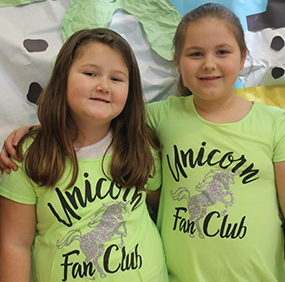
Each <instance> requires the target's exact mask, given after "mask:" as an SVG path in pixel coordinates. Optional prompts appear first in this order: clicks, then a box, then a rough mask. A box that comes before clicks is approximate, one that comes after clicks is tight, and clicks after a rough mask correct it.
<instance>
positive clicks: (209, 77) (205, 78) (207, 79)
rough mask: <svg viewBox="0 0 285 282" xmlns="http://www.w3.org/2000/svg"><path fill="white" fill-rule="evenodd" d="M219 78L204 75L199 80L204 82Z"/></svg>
mask: <svg viewBox="0 0 285 282" xmlns="http://www.w3.org/2000/svg"><path fill="white" fill-rule="evenodd" d="M219 78H221V77H220V76H206V77H200V80H202V81H205V82H212V81H216V80H218V79H219Z"/></svg>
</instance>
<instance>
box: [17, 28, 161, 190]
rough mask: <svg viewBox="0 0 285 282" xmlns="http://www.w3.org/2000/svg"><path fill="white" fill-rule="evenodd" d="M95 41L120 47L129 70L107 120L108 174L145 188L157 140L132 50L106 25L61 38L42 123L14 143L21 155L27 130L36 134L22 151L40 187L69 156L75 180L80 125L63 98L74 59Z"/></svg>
mask: <svg viewBox="0 0 285 282" xmlns="http://www.w3.org/2000/svg"><path fill="white" fill-rule="evenodd" d="M93 42H100V43H103V44H106V45H108V46H109V47H110V48H112V49H114V50H115V51H116V52H118V54H120V55H121V56H122V58H123V60H124V62H125V63H126V65H127V68H128V70H129V91H128V98H127V101H126V104H125V107H124V109H123V111H122V112H121V113H120V115H119V116H117V117H116V118H115V119H113V120H112V122H111V129H112V133H113V139H112V143H111V144H112V147H113V156H112V161H111V164H110V167H109V169H108V173H109V174H108V173H107V174H108V175H110V177H111V178H112V180H113V181H114V182H115V183H117V184H120V185H121V186H122V187H125V188H132V187H137V188H138V189H139V190H143V189H144V186H145V184H146V183H147V180H148V178H149V177H150V176H151V173H152V171H153V168H154V160H153V157H152V152H151V148H150V145H151V146H152V147H154V148H155V149H158V147H159V142H158V139H157V137H156V136H155V135H154V133H153V131H152V130H151V129H150V127H149V126H148V125H147V124H146V122H145V109H144V100H143V94H142V86H141V77H140V72H139V68H138V64H137V61H136V58H135V55H134V53H133V51H132V49H131V47H130V45H129V44H128V43H127V41H126V40H125V39H123V38H122V37H121V36H120V35H119V34H117V33H116V32H114V31H112V30H109V29H105V28H97V29H85V30H81V31H77V32H75V33H74V34H73V35H72V36H71V37H70V38H69V39H68V40H67V41H66V42H65V44H64V45H63V47H62V48H61V50H60V52H59V54H58V56H57V59H56V62H55V65H54V69H53V72H52V75H51V78H50V81H49V83H48V85H47V86H46V88H45V89H44V90H43V92H42V93H41V95H40V98H39V103H38V118H39V121H40V126H39V127H37V128H35V129H33V130H31V131H30V132H29V133H28V134H27V135H25V136H24V137H23V139H22V140H21V141H20V143H19V146H18V148H17V149H18V153H19V156H21V157H22V158H23V153H22V152H23V149H22V147H23V146H22V145H23V142H24V140H25V139H26V138H27V137H29V136H31V137H32V138H33V139H34V140H33V142H32V144H31V145H30V146H29V147H28V149H27V151H26V152H25V156H24V161H25V170H26V173H27V175H28V176H29V177H30V178H31V179H32V180H33V181H34V182H35V183H37V184H38V185H39V186H40V187H49V188H53V187H54V185H55V184H56V183H57V182H58V180H59V179H60V178H61V177H62V175H63V173H64V172H65V170H66V161H67V159H69V160H70V162H71V167H72V171H71V172H72V179H71V181H70V183H69V185H68V186H67V188H70V187H72V186H73V185H74V183H75V181H76V179H77V176H78V162H77V158H76V153H75V150H74V148H73V142H74V141H75V140H76V138H77V136H78V128H77V127H76V122H75V121H74V120H73V118H72V115H71V113H70V109H69V106H68V103H67V80H68V74H69V70H70V67H71V65H72V63H73V62H74V61H75V60H76V59H77V57H78V56H80V54H81V53H82V52H84V48H83V47H84V46H87V44H92V43H93ZM104 157H105V156H104ZM103 161H104V158H103ZM102 169H103V162H102ZM103 171H104V170H103ZM104 173H105V171H104ZM107 174H106V173H105V175H107Z"/></svg>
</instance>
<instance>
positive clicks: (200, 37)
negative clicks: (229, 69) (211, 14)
mask: <svg viewBox="0 0 285 282" xmlns="http://www.w3.org/2000/svg"><path fill="white" fill-rule="evenodd" d="M221 44H229V45H233V46H235V47H237V46H238V42H237V39H236V37H235V34H234V33H233V31H232V30H231V29H230V28H229V25H228V24H227V23H226V22H225V21H223V20H220V19H217V18H206V19H203V20H199V21H197V22H192V23H189V24H188V25H187V27H186V28H185V40H184V45H183V49H185V48H188V47H189V45H191V46H192V45H194V46H200V45H202V46H204V47H213V46H215V45H221Z"/></svg>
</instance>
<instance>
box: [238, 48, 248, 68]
mask: <svg viewBox="0 0 285 282" xmlns="http://www.w3.org/2000/svg"><path fill="white" fill-rule="evenodd" d="M246 53H247V52H246V50H244V51H243V53H242V54H241V60H240V68H239V69H240V70H242V69H243V67H244V62H245V59H246Z"/></svg>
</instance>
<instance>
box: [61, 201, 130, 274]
mask: <svg viewBox="0 0 285 282" xmlns="http://www.w3.org/2000/svg"><path fill="white" fill-rule="evenodd" d="M127 204H128V202H127V203H125V204H124V203H122V202H116V201H112V202H109V203H106V204H103V206H102V207H101V208H100V209H99V210H98V211H97V212H96V213H95V215H94V217H93V218H91V220H90V222H89V223H88V226H89V227H90V228H93V230H92V231H90V232H88V233H86V234H84V235H82V233H81V231H80V230H79V229H75V230H70V231H69V232H68V233H67V234H66V235H65V236H64V238H63V239H62V240H58V241H57V243H56V246H57V247H58V248H59V249H61V248H63V247H64V246H69V245H70V244H71V243H72V242H73V241H75V240H78V241H79V242H80V249H81V250H82V252H83V253H84V255H85V256H86V258H85V261H86V262H87V263H88V262H90V261H92V263H93V265H94V266H95V268H96V269H97V271H99V273H100V277H101V278H104V277H106V274H105V273H104V271H103V270H102V268H101V267H100V266H99V263H98V259H99V258H100V257H101V256H102V255H103V254H104V251H105V246H104V243H105V242H107V241H109V240H110V239H111V238H113V236H114V235H115V234H117V235H119V236H120V237H121V242H120V245H119V246H120V248H122V247H123V245H124V239H123V237H126V236H127V228H126V223H125V221H124V217H123V214H126V212H127V209H126V206H127ZM119 229H120V230H119ZM122 229H123V231H121V230H122Z"/></svg>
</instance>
